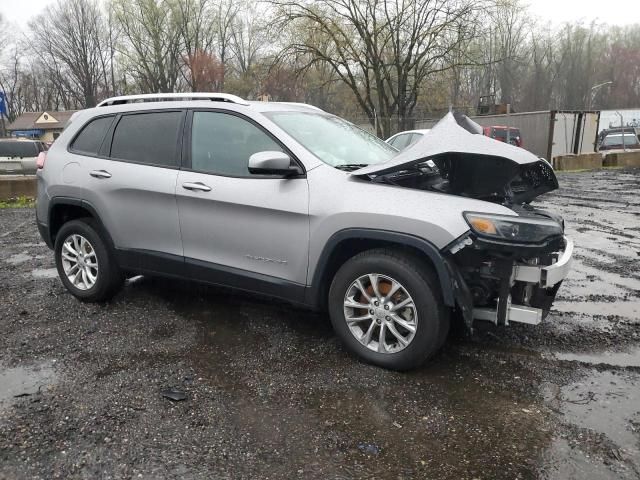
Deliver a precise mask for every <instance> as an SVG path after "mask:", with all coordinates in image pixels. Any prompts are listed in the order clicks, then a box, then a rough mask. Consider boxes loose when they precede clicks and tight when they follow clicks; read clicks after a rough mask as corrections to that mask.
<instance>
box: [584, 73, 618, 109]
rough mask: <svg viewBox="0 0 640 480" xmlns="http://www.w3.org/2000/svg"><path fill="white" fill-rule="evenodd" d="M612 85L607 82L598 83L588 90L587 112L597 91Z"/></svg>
mask: <svg viewBox="0 0 640 480" xmlns="http://www.w3.org/2000/svg"><path fill="white" fill-rule="evenodd" d="M612 83H613V82H612V81H611V80H609V81H608V82H603V83H599V84H598V85H594V86H593V87H591V90H589V103H588V104H587V110H591V105H592V104H593V99H594V98H595V96H596V93H597V91H598V90H600V89H601V88H602V87H604V86H605V85H611V84H612Z"/></svg>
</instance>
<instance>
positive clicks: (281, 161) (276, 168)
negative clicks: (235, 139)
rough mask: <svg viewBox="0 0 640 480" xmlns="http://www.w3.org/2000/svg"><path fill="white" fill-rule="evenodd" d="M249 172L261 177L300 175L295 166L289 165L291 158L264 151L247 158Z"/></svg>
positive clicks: (282, 153)
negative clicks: (261, 175)
mask: <svg viewBox="0 0 640 480" xmlns="http://www.w3.org/2000/svg"><path fill="white" fill-rule="evenodd" d="M249 172H251V173H255V174H263V175H285V176H289V175H296V174H299V173H301V172H300V168H299V167H298V166H297V165H292V164H291V157H289V155H287V154H286V153H284V152H275V151H266V152H258V153H254V154H253V155H251V156H250V157H249Z"/></svg>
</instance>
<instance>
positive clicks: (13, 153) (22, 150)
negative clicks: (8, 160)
mask: <svg viewBox="0 0 640 480" xmlns="http://www.w3.org/2000/svg"><path fill="white" fill-rule="evenodd" d="M38 153H40V149H39V148H38V146H37V145H36V143H35V142H21V141H19V140H16V141H2V142H0V157H37V156H38Z"/></svg>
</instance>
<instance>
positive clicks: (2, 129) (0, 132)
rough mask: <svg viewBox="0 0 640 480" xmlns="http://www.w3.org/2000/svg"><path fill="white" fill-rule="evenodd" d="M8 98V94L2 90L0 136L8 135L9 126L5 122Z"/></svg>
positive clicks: (0, 97)
mask: <svg viewBox="0 0 640 480" xmlns="http://www.w3.org/2000/svg"><path fill="white" fill-rule="evenodd" d="M6 98H7V96H6V95H5V93H4V92H0V138H2V137H6V136H7V127H6V125H5V124H4V117H5V115H6V114H7V102H6ZM7 118H8V117H7Z"/></svg>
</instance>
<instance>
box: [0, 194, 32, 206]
mask: <svg viewBox="0 0 640 480" xmlns="http://www.w3.org/2000/svg"><path fill="white" fill-rule="evenodd" d="M35 206H36V199H35V198H32V197H25V196H24V195H23V196H20V197H16V198H10V199H9V200H0V208H34V207H35Z"/></svg>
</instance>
